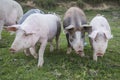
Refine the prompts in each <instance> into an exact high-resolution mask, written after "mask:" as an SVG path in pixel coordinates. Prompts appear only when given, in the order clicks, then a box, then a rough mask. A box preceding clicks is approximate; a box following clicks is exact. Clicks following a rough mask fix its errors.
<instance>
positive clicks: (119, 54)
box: [0, 9, 120, 80]
mask: <svg viewBox="0 0 120 80" xmlns="http://www.w3.org/2000/svg"><path fill="white" fill-rule="evenodd" d="M64 11H65V10H62V9H61V10H55V12H57V13H58V14H60V15H61V17H63V14H64ZM97 13H100V14H103V15H104V16H105V17H106V18H107V19H108V21H109V23H110V26H111V29H112V34H113V36H114V37H113V39H111V40H110V41H109V45H108V48H107V51H106V53H105V55H104V57H103V58H101V57H99V58H98V62H95V61H93V60H92V55H93V54H92V50H91V47H90V45H89V42H88V37H87V36H88V35H87V34H86V41H87V43H88V44H87V45H86V46H85V50H84V51H85V55H86V56H85V57H83V58H81V57H80V56H79V55H77V54H75V52H74V51H73V52H72V53H71V54H70V55H67V54H66V48H67V42H66V39H65V34H63V32H61V36H60V49H59V50H54V51H53V52H49V44H48V46H47V48H46V50H45V54H44V62H45V63H44V65H43V67H42V68H38V67H37V62H38V60H37V59H34V58H33V57H32V56H29V57H28V56H25V54H24V53H23V52H18V53H16V54H11V53H10V52H9V48H10V46H11V44H12V42H13V40H14V36H15V35H12V36H11V35H10V34H9V32H7V31H5V30H4V31H3V32H2V36H3V37H2V40H0V80H120V9H118V10H103V11H92V10H89V11H87V10H86V11H85V14H86V15H87V19H88V21H90V20H91V19H92V18H93V17H94V16H95V15H96V14H97ZM54 44H55V43H54Z"/></svg>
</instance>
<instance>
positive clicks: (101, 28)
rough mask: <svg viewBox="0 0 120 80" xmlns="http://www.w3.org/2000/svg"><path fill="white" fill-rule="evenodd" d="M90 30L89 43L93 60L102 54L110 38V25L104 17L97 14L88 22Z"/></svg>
mask: <svg viewBox="0 0 120 80" xmlns="http://www.w3.org/2000/svg"><path fill="white" fill-rule="evenodd" d="M90 25H91V26H92V31H91V33H90V35H89V37H90V43H91V46H92V48H93V52H94V53H93V60H95V61H97V56H103V55H104V53H105V51H106V49H107V46H108V40H109V39H111V38H112V35H111V29H110V25H109V23H108V21H107V19H106V18H105V17H103V16H102V15H97V16H96V17H94V18H93V19H92V21H91V22H90Z"/></svg>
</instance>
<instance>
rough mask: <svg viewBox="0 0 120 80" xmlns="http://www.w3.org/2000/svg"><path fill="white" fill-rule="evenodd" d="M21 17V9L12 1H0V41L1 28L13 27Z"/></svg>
mask: <svg viewBox="0 0 120 80" xmlns="http://www.w3.org/2000/svg"><path fill="white" fill-rule="evenodd" d="M22 15H23V10H22V7H21V6H20V4H19V3H17V2H16V1H14V0H0V39H2V37H1V33H2V29H3V26H10V25H14V24H16V23H17V22H18V20H19V19H20V17H21V16H22Z"/></svg>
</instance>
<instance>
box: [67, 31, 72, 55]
mask: <svg viewBox="0 0 120 80" xmlns="http://www.w3.org/2000/svg"><path fill="white" fill-rule="evenodd" d="M66 39H67V43H68V48H67V54H70V53H71V51H72V48H71V45H70V43H69V34H68V33H67V34H66Z"/></svg>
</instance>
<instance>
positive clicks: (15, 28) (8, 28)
mask: <svg viewBox="0 0 120 80" xmlns="http://www.w3.org/2000/svg"><path fill="white" fill-rule="evenodd" d="M4 29H5V30H7V31H13V32H16V31H17V30H18V28H17V27H14V26H8V27H5V28H4Z"/></svg>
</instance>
